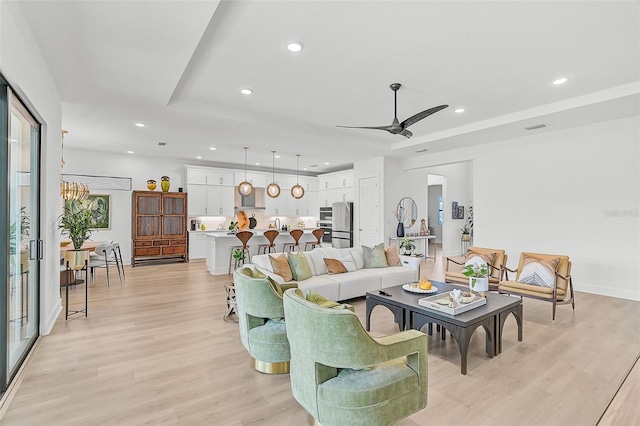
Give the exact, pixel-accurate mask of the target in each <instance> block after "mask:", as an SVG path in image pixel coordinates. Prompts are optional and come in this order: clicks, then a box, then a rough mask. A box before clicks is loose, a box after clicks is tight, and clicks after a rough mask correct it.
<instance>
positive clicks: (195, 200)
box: [187, 184, 208, 217]
mask: <svg viewBox="0 0 640 426" xmlns="http://www.w3.org/2000/svg"><path fill="white" fill-rule="evenodd" d="M207 188H208V186H207V185H192V184H188V185H187V194H188V195H189V196H188V198H187V199H188V203H187V211H188V215H189V216H191V217H193V216H206V215H207Z"/></svg>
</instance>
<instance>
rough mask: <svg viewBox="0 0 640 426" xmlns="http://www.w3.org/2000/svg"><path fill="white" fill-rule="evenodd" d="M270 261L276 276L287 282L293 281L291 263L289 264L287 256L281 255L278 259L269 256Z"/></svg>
mask: <svg viewBox="0 0 640 426" xmlns="http://www.w3.org/2000/svg"><path fill="white" fill-rule="evenodd" d="M269 261H270V262H271V267H272V268H273V273H274V274H277V275H280V276H281V277H282V279H283V280H285V282H286V281H291V280H292V279H293V274H292V273H291V268H290V267H289V262H287V255H285V254H281V255H280V256H278V257H275V256H269Z"/></svg>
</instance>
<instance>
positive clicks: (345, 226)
mask: <svg viewBox="0 0 640 426" xmlns="http://www.w3.org/2000/svg"><path fill="white" fill-rule="evenodd" d="M331 210H332V226H331V228H332V229H331V244H332V245H333V246H334V247H335V248H345V247H353V203H348V202H346V201H343V202H339V203H333V204H332V205H331Z"/></svg>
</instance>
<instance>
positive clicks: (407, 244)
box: [400, 238, 416, 256]
mask: <svg viewBox="0 0 640 426" xmlns="http://www.w3.org/2000/svg"><path fill="white" fill-rule="evenodd" d="M400 248H402V249H403V250H404V253H403V254H404V255H405V256H411V251H412V250H413V249H414V248H416V246H415V245H414V244H413V240H412V239H411V238H403V239H402V240H401V241H400Z"/></svg>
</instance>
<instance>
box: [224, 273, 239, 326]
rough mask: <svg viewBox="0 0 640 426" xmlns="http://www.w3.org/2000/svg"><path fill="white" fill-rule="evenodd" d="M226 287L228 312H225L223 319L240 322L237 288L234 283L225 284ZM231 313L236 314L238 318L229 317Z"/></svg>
mask: <svg viewBox="0 0 640 426" xmlns="http://www.w3.org/2000/svg"><path fill="white" fill-rule="evenodd" d="M224 289H225V291H226V293H227V312H225V314H224V317H222V319H223V320H224V322H238V319H237V315H238V312H237V311H236V288H235V286H234V285H233V283H231V285H229V284H225V285H224ZM231 314H236V318H235V319H233V318H229V316H230V315H231Z"/></svg>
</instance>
